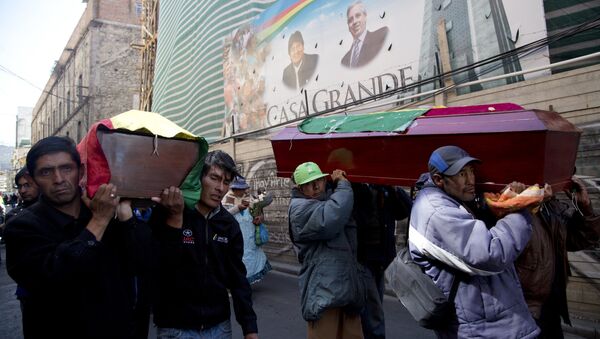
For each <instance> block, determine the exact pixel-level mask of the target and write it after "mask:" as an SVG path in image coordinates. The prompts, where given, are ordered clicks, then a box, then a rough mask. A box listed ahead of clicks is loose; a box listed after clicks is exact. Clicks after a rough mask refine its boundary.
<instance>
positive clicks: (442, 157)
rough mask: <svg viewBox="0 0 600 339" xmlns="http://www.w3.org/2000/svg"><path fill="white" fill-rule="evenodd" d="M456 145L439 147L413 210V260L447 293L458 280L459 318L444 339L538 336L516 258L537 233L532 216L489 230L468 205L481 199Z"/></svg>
mask: <svg viewBox="0 0 600 339" xmlns="http://www.w3.org/2000/svg"><path fill="white" fill-rule="evenodd" d="M479 162H480V161H479V160H478V159H476V158H473V157H471V156H470V155H469V154H468V153H467V152H466V151H464V150H463V149H461V148H459V147H457V146H444V147H440V148H438V149H436V150H435V151H433V153H432V154H431V157H430V158H429V164H428V165H429V175H430V178H429V179H428V180H427V182H426V183H425V184H424V186H423V188H422V189H421V190H420V191H419V193H418V195H417V197H416V199H415V202H414V204H413V208H412V212H411V221H410V227H409V244H408V245H409V248H410V252H411V255H412V257H413V259H414V260H415V261H416V262H417V263H418V264H419V265H420V266H421V267H422V268H423V270H424V272H425V273H426V274H427V275H429V276H430V277H431V278H432V279H433V281H434V282H435V284H436V285H437V286H438V287H439V288H440V289H441V290H442V291H443V292H444V293H445V294H446V295H447V296H448V295H450V291H451V289H453V288H452V286H453V282H454V280H455V279H460V281H459V282H458V285H457V287H455V288H454V289H455V292H454V293H455V297H454V304H455V309H456V318H455V319H453V320H451V321H450V322H449V324H448V325H447V326H445V327H444V328H438V329H436V333H437V334H438V336H440V337H459V338H463V337H471V336H474V335H477V336H478V337H481V338H499V337H502V338H535V337H537V335H538V334H539V329H538V327H537V326H536V324H535V321H534V320H533V318H532V317H531V315H530V313H529V311H528V309H527V304H526V303H525V300H524V298H523V293H522V291H521V286H520V285H519V282H518V277H517V274H516V271H515V268H514V261H515V259H516V258H517V257H518V255H519V254H520V253H521V251H522V250H523V249H524V248H525V245H527V242H528V241H529V238H530V236H531V215H530V214H529V212H527V211H519V212H518V213H511V214H508V215H507V216H505V217H504V218H502V219H500V220H498V221H497V223H496V224H495V225H494V226H493V227H491V228H489V229H488V228H487V227H486V225H485V223H484V222H483V221H481V220H478V219H476V218H475V217H474V216H473V214H472V212H471V210H470V209H469V208H468V207H466V205H465V203H468V202H471V201H473V200H474V199H475V171H474V169H475V168H474V165H475V164H476V163H479Z"/></svg>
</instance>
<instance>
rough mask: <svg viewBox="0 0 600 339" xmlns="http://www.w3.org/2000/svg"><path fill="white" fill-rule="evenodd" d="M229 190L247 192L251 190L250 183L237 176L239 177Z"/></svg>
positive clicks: (234, 180)
mask: <svg viewBox="0 0 600 339" xmlns="http://www.w3.org/2000/svg"><path fill="white" fill-rule="evenodd" d="M229 188H231V189H233V190H245V189H247V188H250V185H248V183H247V182H246V179H244V178H243V177H240V176H237V177H235V179H233V182H232V183H231V185H230V186H229Z"/></svg>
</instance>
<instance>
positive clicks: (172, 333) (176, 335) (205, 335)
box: [156, 320, 232, 339]
mask: <svg viewBox="0 0 600 339" xmlns="http://www.w3.org/2000/svg"><path fill="white" fill-rule="evenodd" d="M231 336H232V333H231V321H230V320H226V321H224V322H222V323H220V324H217V325H215V326H213V327H211V328H207V329H204V330H190V329H180V328H164V327H159V328H158V329H157V330H156V338H157V339H231Z"/></svg>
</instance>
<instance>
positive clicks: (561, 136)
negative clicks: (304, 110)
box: [271, 106, 581, 191]
mask: <svg viewBox="0 0 600 339" xmlns="http://www.w3.org/2000/svg"><path fill="white" fill-rule="evenodd" d="M517 107H518V106H517ZM465 108H467V109H466V110H463V111H467V112H472V110H471V111H469V110H468V107H465ZM480 111H481V110H480ZM448 112H449V113H448V114H441V113H443V112H441V111H438V110H436V114H429V113H428V114H426V115H424V116H422V117H420V118H417V119H416V120H415V121H414V122H413V123H412V125H411V126H410V127H409V128H408V130H407V131H406V132H404V133H402V134H399V133H387V132H360V133H330V134H305V133H302V132H300V131H299V130H298V129H297V127H295V126H293V127H287V128H285V129H283V130H282V131H281V132H280V133H278V134H277V135H275V136H274V137H273V138H272V139H271V144H272V146H273V152H274V154H275V161H276V163H277V175H278V176H281V177H291V175H292V173H293V171H294V169H295V168H296V166H298V165H299V164H301V163H303V162H306V161H313V162H316V163H317V164H319V166H320V167H321V169H322V170H323V171H326V172H328V173H331V171H333V170H334V169H336V168H339V169H343V170H345V171H346V172H347V174H348V178H349V180H351V181H356V182H366V183H374V184H388V185H398V186H412V185H414V183H415V182H416V180H417V179H418V178H419V175H420V174H421V173H424V172H427V162H428V160H429V155H430V154H431V152H432V151H433V150H435V149H436V148H438V147H440V146H444V145H456V146H459V147H462V148H463V149H465V150H466V151H467V152H469V153H470V154H471V156H474V157H476V158H479V159H481V160H482V164H481V165H479V166H478V167H477V169H476V176H477V184H478V187H479V188H480V189H484V190H488V191H498V190H500V189H501V188H503V187H504V186H505V185H506V184H508V183H510V182H512V181H520V182H523V183H525V184H528V185H532V184H535V183H538V184H544V183H549V184H551V185H552V186H553V189H554V190H555V191H558V190H562V189H563V188H565V187H566V186H567V185H568V183H569V179H570V177H571V175H572V174H573V170H574V166H575V158H576V155H577V147H578V144H579V138H580V135H581V131H580V130H579V129H578V128H576V127H575V126H574V125H572V124H571V123H570V122H568V121H567V120H565V119H564V118H562V117H561V116H560V115H559V114H557V113H555V112H548V111H539V110H524V109H518V110H513V111H497V110H496V111H492V112H489V111H488V112H485V111H484V112H482V113H470V114H456V110H455V109H449V110H448Z"/></svg>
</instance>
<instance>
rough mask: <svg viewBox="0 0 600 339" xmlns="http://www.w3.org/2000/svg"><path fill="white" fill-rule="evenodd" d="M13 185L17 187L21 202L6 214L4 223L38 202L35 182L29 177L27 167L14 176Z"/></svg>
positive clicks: (38, 191) (38, 192)
mask: <svg viewBox="0 0 600 339" xmlns="http://www.w3.org/2000/svg"><path fill="white" fill-rule="evenodd" d="M15 184H16V185H17V190H18V191H19V197H21V202H20V203H19V204H18V205H17V206H16V207H15V208H13V209H12V210H10V211H9V212H8V213H6V220H5V222H8V220H10V219H11V218H12V217H14V216H15V215H17V214H19V213H20V212H21V211H22V210H23V209H25V208H27V207H29V206H31V205H33V204H34V203H35V202H36V201H37V200H38V196H39V194H40V190H39V188H38V186H37V184H36V183H35V181H33V179H32V178H31V176H30V175H29V172H28V171H27V167H23V168H21V169H20V170H19V171H18V172H17V175H15Z"/></svg>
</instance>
